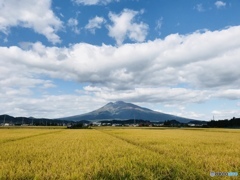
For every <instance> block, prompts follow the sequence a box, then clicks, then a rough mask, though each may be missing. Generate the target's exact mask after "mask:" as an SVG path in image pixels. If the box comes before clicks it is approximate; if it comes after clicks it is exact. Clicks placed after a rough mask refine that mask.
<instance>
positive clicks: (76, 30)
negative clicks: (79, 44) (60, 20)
mask: <svg viewBox="0 0 240 180" xmlns="http://www.w3.org/2000/svg"><path fill="white" fill-rule="evenodd" d="M67 25H68V26H69V27H71V28H72V31H73V32H74V33H76V34H80V29H79V28H78V27H77V26H78V20H77V19H75V18H70V19H69V20H68V23H67Z"/></svg>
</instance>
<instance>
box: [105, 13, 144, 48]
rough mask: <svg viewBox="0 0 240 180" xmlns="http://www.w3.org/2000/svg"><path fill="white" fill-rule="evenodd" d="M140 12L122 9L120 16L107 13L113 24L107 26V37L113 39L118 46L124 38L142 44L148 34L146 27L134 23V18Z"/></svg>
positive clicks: (141, 23) (140, 23) (142, 24)
mask: <svg viewBox="0 0 240 180" xmlns="http://www.w3.org/2000/svg"><path fill="white" fill-rule="evenodd" d="M141 13H142V11H140V12H138V11H133V10H130V9H124V10H123V11H122V12H121V13H120V14H114V13H112V12H110V13H109V18H110V20H111V21H112V22H113V24H112V25H108V26H107V28H108V30H109V33H108V35H109V36H110V37H112V38H114V39H115V40H116V42H117V44H118V45H121V44H122V43H123V41H124V40H125V39H126V38H129V39H130V40H132V41H135V42H143V41H144V40H145V38H146V36H147V34H148V25H147V24H145V23H143V22H139V23H137V22H136V21H135V17H136V16H137V15H138V14H141Z"/></svg>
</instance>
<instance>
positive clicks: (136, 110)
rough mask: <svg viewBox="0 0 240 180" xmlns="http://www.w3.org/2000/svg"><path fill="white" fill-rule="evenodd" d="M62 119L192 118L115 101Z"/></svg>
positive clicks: (157, 119) (182, 120) (184, 119)
mask: <svg viewBox="0 0 240 180" xmlns="http://www.w3.org/2000/svg"><path fill="white" fill-rule="evenodd" d="M60 119H62V120H71V121H80V120H90V121H94V120H107V119H109V120H113V119H118V120H119V119H123V120H126V119H142V120H149V121H165V120H173V119H175V120H177V121H179V122H182V123H187V122H189V121H191V120H193V119H187V118H183V117H179V116H174V115H170V114H165V113H160V112H156V111H153V110H150V109H147V108H143V107H140V106H137V105H135V104H131V103H125V102H123V101H117V102H115V103H112V102H110V103H108V104H106V105H105V106H103V107H101V108H99V109H97V110H95V111H92V112H89V113H86V114H82V115H76V116H70V117H64V118H60Z"/></svg>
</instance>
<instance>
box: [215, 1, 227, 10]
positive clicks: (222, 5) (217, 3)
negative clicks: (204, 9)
mask: <svg viewBox="0 0 240 180" xmlns="http://www.w3.org/2000/svg"><path fill="white" fill-rule="evenodd" d="M226 5H227V4H226V3H225V2H223V1H216V2H215V6H216V7H217V8H218V9H220V8H222V7H225V6H226Z"/></svg>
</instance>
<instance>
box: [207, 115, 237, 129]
mask: <svg viewBox="0 0 240 180" xmlns="http://www.w3.org/2000/svg"><path fill="white" fill-rule="evenodd" d="M207 126H208V127H220V128H221V127H222V128H223V127H240V118H235V117H233V118H232V119H230V120H228V119H225V120H218V121H214V120H212V121H210V122H208V123H207Z"/></svg>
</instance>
